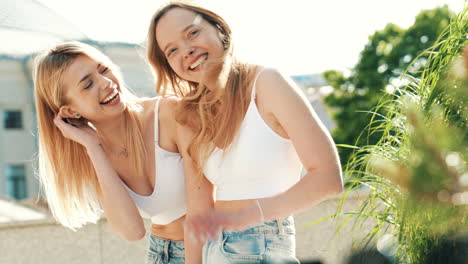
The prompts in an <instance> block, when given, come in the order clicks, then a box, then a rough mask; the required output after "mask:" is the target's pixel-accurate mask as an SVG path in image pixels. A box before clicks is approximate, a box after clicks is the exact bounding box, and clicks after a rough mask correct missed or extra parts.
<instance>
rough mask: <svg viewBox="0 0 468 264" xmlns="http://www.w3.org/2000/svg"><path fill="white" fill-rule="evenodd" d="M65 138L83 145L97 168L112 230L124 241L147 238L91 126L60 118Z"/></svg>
mask: <svg viewBox="0 0 468 264" xmlns="http://www.w3.org/2000/svg"><path fill="white" fill-rule="evenodd" d="M54 123H55V125H56V126H57V127H58V128H59V129H60V131H61V132H62V134H63V136H64V137H66V138H69V139H71V140H74V141H76V142H78V143H80V144H81V145H83V146H84V147H85V148H86V150H87V152H88V155H89V157H90V159H91V161H92V163H93V165H94V169H95V171H96V175H97V178H98V181H99V189H100V193H99V194H98V197H99V199H100V202H101V205H102V207H103V209H104V213H105V215H106V217H107V219H108V221H109V225H110V226H111V228H112V230H113V231H114V232H116V233H117V234H119V235H120V236H121V237H122V238H124V239H126V240H129V241H134V240H139V239H141V238H143V237H144V235H145V232H146V231H145V226H144V223H143V219H142V218H141V216H140V213H139V212H138V209H137V207H136V205H135V203H134V202H133V200H132V199H131V198H130V195H129V194H128V191H127V190H126V189H125V187H124V185H123V182H122V180H121V179H120V177H119V176H118V175H117V173H116V171H115V170H114V168H113V167H112V165H111V163H110V162H109V160H108V159H107V156H106V154H105V152H104V150H103V149H102V147H101V145H100V143H99V140H98V138H97V136H96V133H95V131H94V130H93V129H92V128H91V127H81V128H77V127H74V126H72V125H70V124H67V123H65V122H64V121H63V120H62V118H61V117H60V115H57V116H56V117H55V119H54Z"/></svg>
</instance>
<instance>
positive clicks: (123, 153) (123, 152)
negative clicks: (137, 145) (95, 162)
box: [99, 144, 128, 158]
mask: <svg viewBox="0 0 468 264" xmlns="http://www.w3.org/2000/svg"><path fill="white" fill-rule="evenodd" d="M99 146H101V148H102V149H103V150H106V148H104V146H103V145H102V144H99ZM107 151H108V152H110V153H112V154H114V155H116V156H123V157H125V158H127V157H128V150H127V148H126V147H120V150H118V151H115V150H112V149H110V148H108V149H107Z"/></svg>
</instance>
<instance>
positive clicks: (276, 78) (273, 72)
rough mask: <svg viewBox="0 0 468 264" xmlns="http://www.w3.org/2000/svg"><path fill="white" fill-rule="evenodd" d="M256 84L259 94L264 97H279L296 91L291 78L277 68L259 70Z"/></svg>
mask: <svg viewBox="0 0 468 264" xmlns="http://www.w3.org/2000/svg"><path fill="white" fill-rule="evenodd" d="M257 74H258V78H257V82H256V86H257V93H260V94H263V95H275V94H276V95H279V94H282V93H285V92H286V93H287V92H288V91H287V90H289V91H291V90H295V89H296V85H295V83H294V82H293V81H292V80H291V78H289V77H287V76H286V75H285V74H284V73H282V72H280V71H279V70H278V69H276V68H270V67H264V68H260V70H258V73H257Z"/></svg>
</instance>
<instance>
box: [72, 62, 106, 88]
mask: <svg viewBox="0 0 468 264" xmlns="http://www.w3.org/2000/svg"><path fill="white" fill-rule="evenodd" d="M101 65H102V64H101V63H98V65H97V67H96V69H99V67H101ZM90 76H91V73H88V74H86V75H85V76H84V77H83V78H81V80H80V81H79V82H78V85H79V84H80V83H82V82H84V81H86V79H88V78H89V77H90Z"/></svg>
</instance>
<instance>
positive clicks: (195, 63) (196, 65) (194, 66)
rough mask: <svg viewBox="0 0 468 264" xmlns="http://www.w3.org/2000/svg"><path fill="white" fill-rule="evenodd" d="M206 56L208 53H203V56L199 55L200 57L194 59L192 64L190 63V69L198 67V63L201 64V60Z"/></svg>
mask: <svg viewBox="0 0 468 264" xmlns="http://www.w3.org/2000/svg"><path fill="white" fill-rule="evenodd" d="M206 58H208V54H207V55H205V56H201V57H200V58H198V60H196V61H195V62H194V63H192V65H190V67H189V68H190V69H191V70H193V69H195V68H196V67H198V65H200V64H202V62H203V61H205V60H206Z"/></svg>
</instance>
